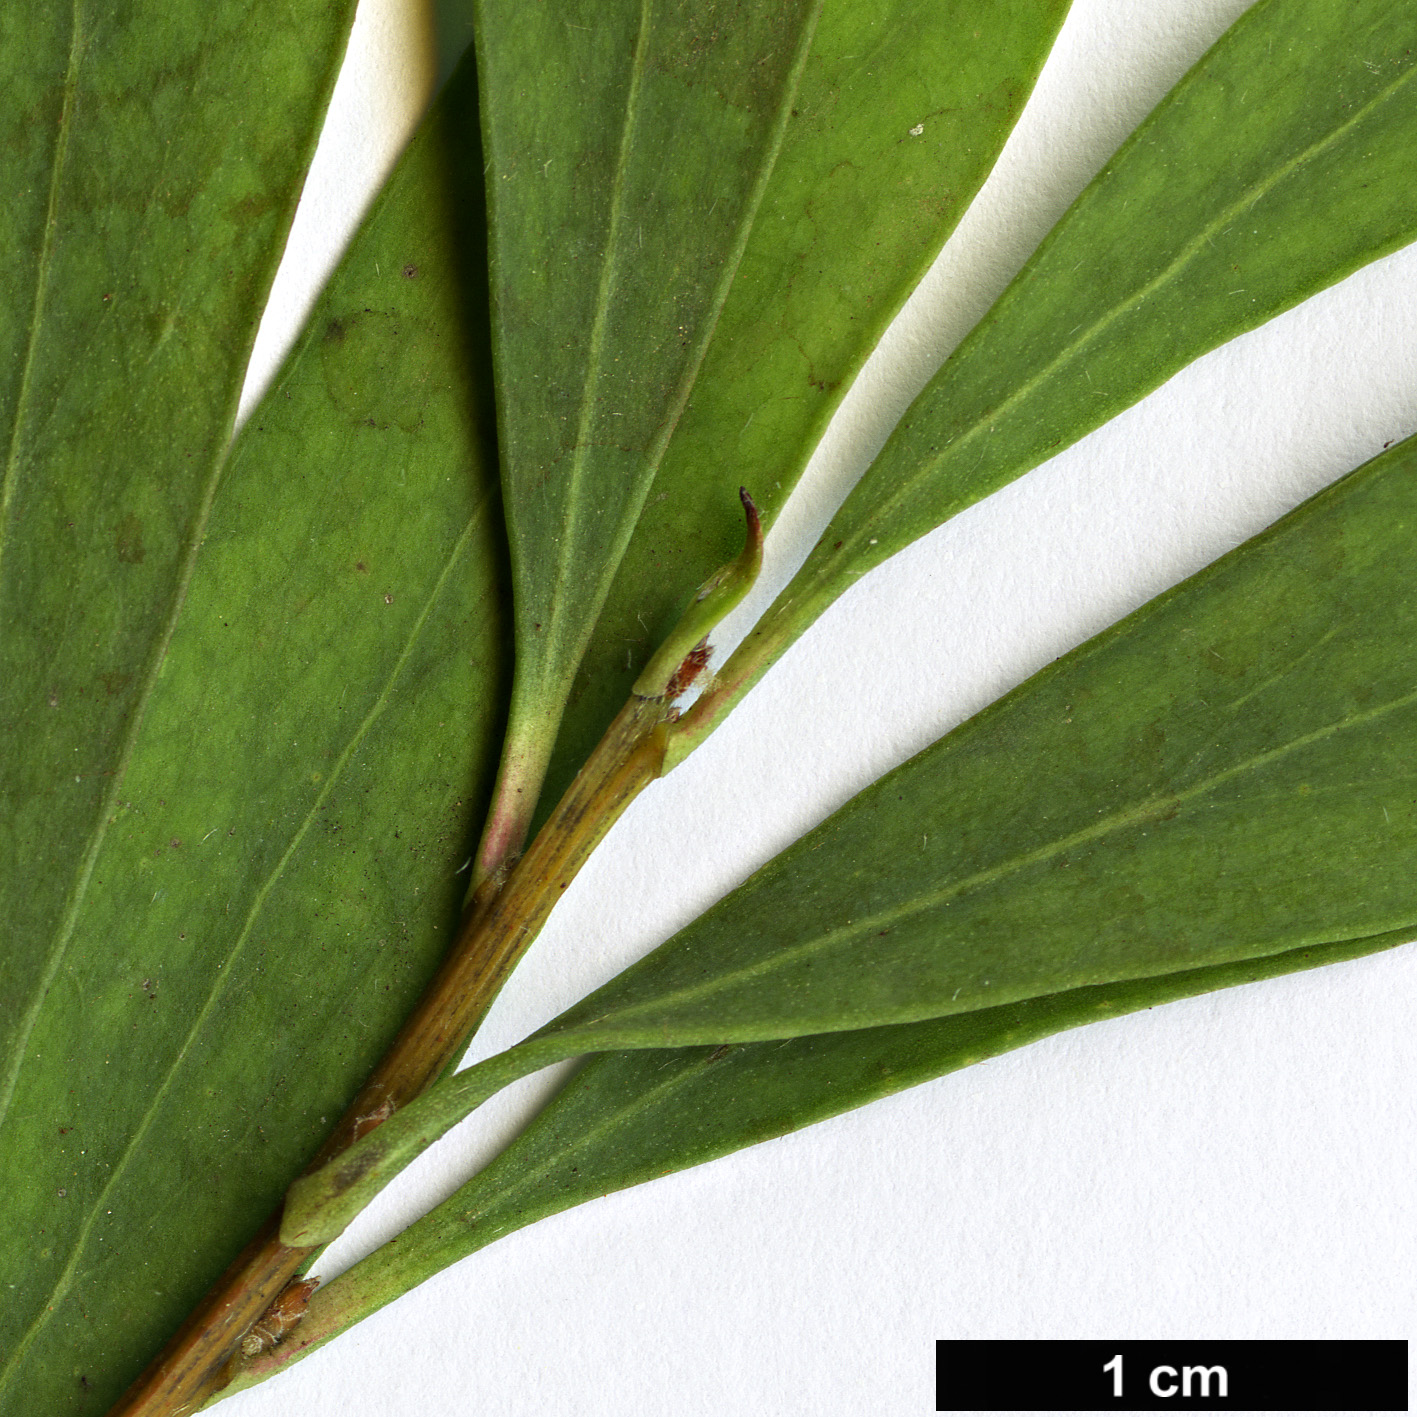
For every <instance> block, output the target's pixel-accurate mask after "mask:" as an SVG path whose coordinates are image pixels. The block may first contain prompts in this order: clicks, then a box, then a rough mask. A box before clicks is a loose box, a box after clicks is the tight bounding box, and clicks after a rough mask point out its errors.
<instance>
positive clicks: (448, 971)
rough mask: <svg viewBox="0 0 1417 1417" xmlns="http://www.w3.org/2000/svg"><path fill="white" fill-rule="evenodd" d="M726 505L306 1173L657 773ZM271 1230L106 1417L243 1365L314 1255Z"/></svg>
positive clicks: (426, 1072)
mask: <svg viewBox="0 0 1417 1417" xmlns="http://www.w3.org/2000/svg"><path fill="white" fill-rule="evenodd" d="M738 495H739V497H740V499H741V500H742V503H743V511H744V515H745V517H746V518H747V535H746V537H745V541H744V547H743V551H742V554H741V555H740V556H738V557H737V559H736V560H733V561H730V562H729V563H728V564H727V565H726V566H723V567H721V568H720V569H719V570H718V571H716V572H715V573H714V574H713V575H712V576H711V577H710V578H709V579H708V580H707V581H705V582H704V584H703V585H702V586H701V587H700V588H699V590H698V592H697V594H696V595H695V597H694V599H693V601H691V602H690V605H689V608H688V609H687V610H686V611H685V614H684V617H683V619H682V620H681V621H680V623H679V625H678V626H677V627H676V628H675V630H674V632H673V634H672V635H671V636H670V638H669V639H668V640H667V641H666V642H665V645H664V647H663V648H662V649H661V651H660V652H659V653H658V654H657V655H656V656H655V658H654V660H652V661H651V664H650V666H649V667H648V668H647V669H646V671H645V673H644V674H642V675H641V676H640V679H639V680H637V681H636V684H635V692H634V693H632V694H631V695H630V698H629V701H628V702H627V703H626V704H625V707H624V708H622V709H621V710H620V712H619V713H618V714H617V715H616V716H615V719H614V721H613V722H612V723H611V725H610V727H609V728H608V729H606V731H605V736H604V737H603V738H601V740H600V742H599V743H598V744H597V745H596V749H595V751H594V752H593V753H592V754H591V755H590V757H589V758H588V759H587V760H586V763H585V766H584V767H582V768H581V770H580V772H579V773H577V774H576V778H575V781H574V782H572V783H571V785H570V787H568V788H567V789H566V793H565V796H563V797H562V798H561V801H560V802H559V803H558V804H557V805H556V809H555V811H553V812H552V814H551V816H550V817H549V818H548V819H547V821H546V825H545V826H543V827H542V829H541V831H540V832H538V833H537V836H536V840H535V841H533V842H532V844H531V846H530V847H529V848H528V849H527V852H526V854H525V855H524V856H522V857H521V858H520V860H518V859H516V857H515V856H514V855H512V854H511V850H512V844H511V843H510V842H507V841H502V842H501V843H500V849H499V854H498V856H497V864H496V867H495V869H493V870H492V871H491V874H489V875H488V876H487V878H486V879H485V880H483V881H482V882H481V883H480V884H479V885H478V886H477V888H476V889H475V890H474V891H473V894H472V896H471V898H470V899H469V901H468V905H467V908H466V910H465V911H464V913H463V919H462V923H461V925H460V927H459V929H458V935H457V939H456V940H455V941H454V943H453V947H452V949H451V950H450V951H449V952H448V956H447V958H446V959H445V960H444V962H443V964H442V967H441V968H440V969H439V970H438V973H437V974H436V975H435V976H434V978H433V982H432V983H431V984H430V985H429V986H428V989H427V991H426V992H425V993H424V995H423V998H422V999H421V1000H420V1001H419V1003H418V1007H417V1008H416V1009H415V1010H414V1011H413V1013H412V1014H411V1015H410V1016H409V1018H408V1020H407V1022H406V1023H405V1024H404V1026H403V1028H402V1029H401V1030H400V1031H399V1035H398V1037H397V1038H395V1039H394V1041H393V1044H392V1046H391V1047H390V1048H389V1051H388V1052H387V1053H385V1054H384V1057H383V1059H382V1060H381V1062H380V1063H379V1065H378V1066H377V1067H376V1068H375V1069H374V1071H373V1073H371V1074H370V1076H369V1079H368V1081H367V1082H365V1084H364V1086H363V1087H362V1088H361V1089H360V1091H359V1095H358V1096H357V1097H356V1098H355V1099H354V1101H353V1102H352V1103H351V1104H350V1106H349V1109H348V1110H347V1111H346V1112H345V1114H344V1116H343V1117H341V1118H340V1121H339V1123H338V1125H337V1126H336V1127H335V1129H334V1131H333V1132H332V1133H331V1134H330V1136H329V1137H328V1139H327V1140H326V1141H325V1144H324V1145H323V1146H322V1147H321V1148H320V1150H319V1152H318V1153H317V1154H316V1156H315V1157H314V1158H313V1159H312V1160H311V1162H310V1165H309V1166H308V1167H307V1168H306V1174H308V1173H309V1172H310V1171H314V1170H317V1169H318V1168H319V1167H321V1166H324V1165H325V1164H326V1163H327V1162H329V1161H331V1160H333V1159H334V1158H335V1157H336V1156H338V1155H339V1154H340V1153H341V1152H342V1151H345V1150H346V1149H347V1148H349V1147H350V1146H352V1145H353V1144H354V1143H355V1142H356V1141H358V1140H359V1139H360V1137H362V1136H364V1135H366V1134H367V1133H368V1132H370V1131H372V1130H373V1129H374V1128H375V1127H377V1126H378V1125H379V1124H380V1123H381V1122H384V1121H386V1120H387V1119H388V1118H389V1117H391V1116H392V1115H393V1113H394V1112H395V1111H396V1110H397V1109H398V1108H400V1107H403V1106H406V1105H407V1104H408V1103H409V1102H411V1101H412V1100H413V1099H414V1098H415V1097H417V1096H418V1094H419V1093H420V1092H422V1091H423V1090H424V1089H425V1088H426V1087H428V1086H429V1085H430V1084H431V1083H433V1082H434V1081H436V1080H437V1078H438V1077H439V1076H440V1075H441V1074H442V1073H443V1072H445V1071H447V1070H448V1069H449V1068H451V1067H454V1066H456V1064H457V1062H458V1060H459V1059H460V1058H461V1056H462V1054H463V1053H464V1052H465V1051H466V1049H467V1045H468V1043H469V1041H470V1040H471V1038H472V1035H473V1034H474V1033H475V1032H476V1031H477V1028H478V1026H479V1025H480V1024H481V1022H482V1020H483V1018H484V1017H485V1016H486V1014H487V1010H488V1009H489V1008H491V1006H492V1001H493V999H495V998H496V997H497V994H498V992H499V991H500V989H501V987H502V985H503V984H504V983H505V982H506V979H507V976H508V975H509V974H510V973H511V972H512V970H513V969H514V968H515V966H516V963H517V961H518V960H519V959H520V958H521V957H522V955H523V954H524V953H525V951H526V948H527V946H528V945H530V944H531V942H532V941H533V940H534V939H535V938H536V936H537V935H538V934H539V933H540V931H541V927H542V926H543V925H544V924H545V923H546V918H547V916H549V915H550V914H551V911H552V908H553V907H554V906H555V904H556V902H557V901H558V900H559V899H560V898H561V893H562V891H564V890H565V889H566V887H567V886H569V885H570V883H571V881H572V880H574V879H575V875H576V872H578V871H579V870H580V869H581V867H582V866H583V865H584V864H585V861H586V858H587V857H588V856H589V855H590V853H591V852H592V851H594V850H595V848H596V847H597V846H598V845H599V844H600V842H601V840H602V839H603V838H604V836H605V834H606V832H608V831H609V830H610V828H611V827H612V826H614V825H615V823H616V822H617V821H618V820H619V819H620V815H621V813H622V812H624V810H625V808H626V807H628V806H629V805H630V803H631V802H633V801H634V799H635V798H636V797H637V796H639V794H640V793H641V792H642V791H643V790H644V789H645V788H646V787H647V786H648V785H649V784H650V783H651V782H653V781H654V780H655V778H657V777H659V776H660V774H661V773H662V772H663V771H664V770H665V751H666V746H667V743H668V732H669V725H670V723H671V722H672V720H673V718H674V712H673V709H672V707H671V705H672V703H673V700H674V699H675V697H676V696H677V695H679V694H680V693H682V692H683V691H684V690H685V689H686V688H688V687H689V685H690V683H691V682H692V681H693V679H694V678H695V677H696V676H697V675H698V673H699V672H700V670H701V669H702V668H703V666H704V663H705V661H706V660H707V657H708V652H707V643H706V636H707V635H708V632H709V630H710V629H711V628H712V627H713V625H715V624H716V623H717V622H718V621H719V620H720V619H721V618H722V617H723V616H724V615H726V614H727V613H728V611H729V610H731V609H732V608H733V606H735V605H736V604H738V602H739V601H740V600H742V598H743V596H744V595H746V594H747V592H748V589H749V587H750V586H751V585H752V583H753V581H754V579H755V578H756V577H757V574H758V570H759V568H760V567H761V565H762V554H763V529H762V524H761V522H760V521H759V519H758V512H757V508H756V507H755V506H754V505H753V499H752V498H751V497H750V496H749V495H748V494H747V492H746V491H744V490H743V489H741V488H740V489H739V494H738ZM529 815H530V810H529V809H525V817H529ZM495 816H496V811H495V809H494V817H495ZM525 817H524V818H523V820H522V829H524V828H525ZM280 1220H281V1213H280V1211H279V1210H277V1211H276V1213H275V1214H274V1215H272V1216H271V1217H270V1218H269V1219H268V1220H267V1221H266V1223H265V1225H264V1226H262V1228H261V1230H260V1232H259V1233H258V1234H257V1235H256V1237H255V1238H254V1239H253V1240H252V1241H251V1243H250V1244H249V1245H247V1247H246V1248H245V1250H243V1251H242V1252H241V1254H240V1255H239V1256H238V1257H237V1258H236V1260H235V1261H234V1262H233V1263H232V1265H231V1267H230V1268H229V1269H228V1270H227V1272H226V1273H225V1274H224V1275H223V1276H222V1277H221V1279H220V1280H218V1281H217V1283H216V1285H215V1286H214V1287H213V1288H212V1290H211V1291H210V1292H209V1293H208V1294H207V1296H206V1298H204V1299H203V1300H202V1302H201V1303H200V1304H199V1305H198V1306H197V1307H196V1309H194V1310H193V1311H192V1313H191V1314H190V1315H189V1316H188V1318H187V1320H186V1322H185V1323H184V1324H183V1325H182V1327H181V1328H180V1329H178V1331H177V1333H176V1334H174V1335H173V1337H172V1338H171V1339H170V1340H169V1341H168V1343H167V1346H166V1347H165V1348H164V1349H163V1350H162V1352H161V1353H159V1354H158V1356H157V1357H156V1358H155V1359H154V1360H153V1361H152V1363H151V1364H149V1366H148V1367H147V1368H146V1369H145V1370H144V1372H143V1373H142V1374H141V1375H140V1376H139V1377H138V1379H137V1380H136V1381H135V1382H134V1383H133V1385H132V1386H131V1387H130V1388H129V1389H128V1391H127V1392H126V1393H125V1394H124V1395H123V1397H122V1398H120V1399H119V1401H118V1404H117V1406H115V1407H114V1408H113V1409H112V1410H111V1412H110V1413H109V1417H183V1414H186V1413H189V1412H194V1411H195V1410H196V1409H197V1408H198V1407H200V1406H202V1405H203V1404H205V1403H206V1402H207V1401H209V1400H210V1399H211V1398H212V1397H213V1396H215V1395H216V1394H217V1393H219V1392H220V1391H222V1389H223V1388H225V1387H226V1386H227V1385H228V1384H230V1382H231V1381H232V1379H233V1376H234V1375H235V1374H236V1373H237V1372H238V1371H239V1370H240V1367H241V1365H242V1363H243V1362H247V1363H249V1361H250V1360H248V1359H244V1358H243V1357H242V1356H241V1355H240V1354H239V1352H238V1345H239V1343H240V1341H241V1338H242V1336H243V1335H244V1334H245V1333H246V1332H247V1330H248V1329H250V1327H251V1326H252V1325H253V1324H254V1323H256V1322H257V1321H258V1320H259V1319H260V1318H261V1316H262V1315H263V1314H264V1313H265V1312H266V1310H267V1309H268V1308H269V1307H270V1305H271V1304H272V1303H273V1302H274V1301H275V1299H276V1298H277V1296H278V1295H279V1294H280V1292H281V1290H282V1289H284V1288H285V1286H286V1285H287V1284H288V1283H289V1282H290V1281H291V1280H292V1279H293V1278H295V1276H296V1275H298V1274H300V1273H301V1272H302V1271H303V1270H304V1269H305V1267H306V1266H308V1265H309V1264H310V1263H311V1262H312V1260H313V1258H314V1256H315V1255H316V1254H317V1253H318V1248H319V1247H314V1248H305V1247H296V1246H291V1245H283V1244H281V1242H280ZM318 1297H319V1296H318V1294H317V1295H316V1298H317V1299H318Z"/></svg>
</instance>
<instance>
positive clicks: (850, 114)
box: [544, 0, 1068, 806]
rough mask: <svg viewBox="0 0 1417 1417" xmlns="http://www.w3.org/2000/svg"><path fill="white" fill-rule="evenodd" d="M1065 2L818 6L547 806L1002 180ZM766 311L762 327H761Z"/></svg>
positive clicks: (577, 700)
mask: <svg viewBox="0 0 1417 1417" xmlns="http://www.w3.org/2000/svg"><path fill="white" fill-rule="evenodd" d="M1067 9H1068V4H1067V0H1004V3H994V4H991V5H990V6H988V8H987V12H985V11H981V9H980V7H979V6H978V5H977V4H976V3H974V0H890V2H889V3H887V4H876V5H863V4H859V3H850V0H831V3H828V4H826V5H825V6H824V7H823V9H822V13H821V17H820V19H819V20H818V22H817V26H816V29H815V31H814V33H813V35H812V48H811V53H810V54H809V56H808V59H807V64H806V67H805V69H804V70H803V73H802V78H801V82H800V84H799V87H798V90H797V94H796V98H795V100H794V102H793V111H792V114H791V118H790V121H789V122H788V125H787V131H786V133H785V135H784V137H783V140H782V148H781V151H780V152H779V154H778V157H777V161H776V164H775V166H774V167H773V170H772V175H771V177H770V178H769V180H768V184H767V188H766V190H765V191H764V193H763V197H762V200H761V203H760V205H759V207H758V219H757V220H756V222H755V223H754V225H753V228H752V230H751V232H750V233H749V234H748V237H747V242H746V245H745V246H744V249H743V254H742V258H741V260H740V261H739V263H738V268H737V275H736V278H735V279H734V281H733V284H732V286H731V288H730V289H729V291H728V295H727V298H726V300H725V301H724V305H723V310H722V312H721V314H720V315H719V317H718V320H717V323H716V325H715V326H714V328H713V330H712V332H711V334H710V336H709V341H708V346H707V349H706V350H705V352H704V356H703V362H702V364H701V366H700V367H699V369H698V372H697V376H696V378H695V381H694V384H693V387H692V389H691V391H690V393H689V396H688V399H687V402H686V404H685V407H684V413H683V416H682V417H681V418H680V420H679V422H678V424H677V425H676V426H675V428H674V430H673V432H672V434H671V435H670V438H669V443H668V446H667V447H666V448H665V450H664V456H663V460H662V461H661V463H660V466H659V471H658V473H657V474H655V477H654V483H653V492H652V495H651V496H650V497H649V499H648V500H647V501H646V503H645V505H644V507H643V509H642V511H641V513H640V519H639V522H638V524H637V525H636V527H635V530H634V534H633V535H632V537H631V538H630V541H629V544H628V546H627V547H626V550H625V554H624V558H623V560H622V561H621V563H620V565H619V568H618V570H613V568H612V570H613V574H614V577H615V579H614V581H613V582H612V583H611V586H610V590H609V592H608V595H607V597H606V601H605V606H604V608H603V610H601V611H600V613H599V618H598V619H595V621H594V626H595V628H594V631H593V634H592V636H591V639H590V643H589V647H588V648H587V650H586V655H585V660H584V663H583V665H582V667H581V669H580V672H579V673H578V675H577V677H576V681H575V684H574V686H573V687H572V690H571V695H570V700H569V702H568V704H567V707H566V714H565V719H564V722H563V724H562V728H561V733H560V737H559V739H558V741H557V746H556V750H555V754H554V757H553V761H552V765H551V769H550V773H549V777H548V782H547V789H546V793H545V797H544V800H545V801H546V803H547V805H548V806H549V804H550V803H552V802H555V801H556V800H557V799H558V798H559V796H560V793H561V791H562V790H563V789H564V787H565V785H566V784H567V783H568V782H569V781H570V779H571V777H572V775H573V774H574V773H575V771H576V770H577V769H578V768H579V766H580V764H581V762H582V761H584V759H585V758H586V756H587V755H588V754H589V752H590V750H591V748H592V747H593V746H594V744H595V742H596V741H597V739H598V738H599V736H600V734H601V733H602V732H603V730H604V728H605V725H606V724H607V723H608V722H609V721H610V719H611V717H612V716H613V715H614V713H615V712H616V710H618V709H619V707H620V705H621V704H622V703H624V701H625V699H626V697H627V696H628V695H629V693H630V690H631V686H632V684H633V682H634V679H635V676H636V674H637V673H638V672H639V670H640V668H641V666H642V665H643V664H644V663H645V661H646V659H647V658H648V657H649V655H650V654H651V653H652V652H653V651H654V648H655V646H656V645H657V644H659V643H660V641H661V640H662V639H663V638H664V636H665V635H666V634H668V632H669V630H670V628H671V627H672V626H673V624H674V622H675V619H676V618H677V616H678V614H679V611H680V610H681V609H682V606H683V602H684V599H685V597H686V596H687V594H688V593H689V591H690V590H691V589H692V587H693V586H695V585H696V584H698V582H699V581H700V580H702V579H703V578H704V577H705V576H707V575H708V574H709V572H710V571H712V570H713V568H714V567H715V566H718V565H720V564H722V563H723V562H724V561H726V560H727V559H728V558H729V557H730V556H732V555H733V554H734V553H735V551H736V550H737V546H738V542H739V538H740V536H741V534H742V531H741V524H740V521H739V519H738V516H737V503H736V499H735V496H734V494H735V492H736V489H737V487H738V485H739V484H740V483H744V484H746V485H747V488H748V490H749V492H751V493H752V495H753V497H754V498H755V499H756V500H757V502H758V504H759V506H760V508H761V509H762V511H763V514H764V517H765V519H766V520H767V521H768V522H771V521H772V520H773V519H774V518H775V517H776V514H777V512H778V511H779V510H780V508H781V507H782V505H783V503H784V502H785V501H786V499H787V496H788V494H789V493H790V492H791V491H792V489H793V487H794V486H796V484H797V480H798V478H799V477H800V476H801V474H802V471H803V469H804V468H805V466H806V464H807V460H808V459H809V457H810V456H811V454H812V451H813V449H814V448H815V447H816V444H817V442H818V440H819V439H820V437H821V435H822V433H823V431H824V430H825V428H826V425H827V422H828V420H829V419H830V418H831V416H832V414H833V413H834V412H835V411H836V409H837V407H838V405H839V404H840V402H841V400H842V398H843V397H844V395H845V393H846V391H847V389H848V388H849V387H850V386H851V383H852V381H853V380H854V378H855V377H856V375H857V373H858V372H859V371H860V369H861V367H862V365H863V364H864V363H865V360H866V358H867V356H868V355H869V354H870V352H871V351H872V350H873V349H874V348H875V346H876V343H877V341H878V340H879V339H880V337H881V336H882V334H884V333H885V330H886V327H887V325H888V324H889V323H890V322H891V320H892V319H893V318H894V317H895V315H896V313H897V312H898V311H899V309H900V307H901V306H902V305H903V304H904V302H905V300H906V297H907V296H908V295H909V294H910V292H911V291H912V290H914V288H915V286H916V285H917V283H918V282H919V280H920V278H921V277H922V276H923V275H924V274H925V272H926V271H927V270H928V269H929V266H930V264H931V263H932V262H933V260H934V259H935V256H936V255H937V254H938V252H939V250H940V247H941V246H942V245H943V244H944V242H945V239H946V238H947V237H948V236H949V234H950V233H951V232H952V231H953V230H954V228H955V226H956V224H957V223H958V221H959V219H960V217H961V215H962V214H963V213H964V211H965V209H966V207H968V205H969V203H970V201H971V200H972V199H973V197H974V195H975V193H976V192H977V191H978V190H979V187H980V186H981V185H982V183H983V181H984V179H985V177H986V176H987V175H988V173H989V171H990V169H991V168H992V166H993V164H994V160H995V158H996V157H997V155H998V153H999V150H1000V149H1001V148H1002V147H1003V144H1004V140H1005V138H1007V136H1008V134H1009V132H1010V131H1011V130H1012V128H1013V126H1014V123H1015V121H1016V120H1017V118H1018V115H1019V113H1020V112H1021V110H1022V108H1023V105H1024V102H1025V100H1026V99H1027V98H1028V96H1029V94H1030V92H1031V91H1032V88H1033V84H1034V80H1035V79H1036V78H1037V75H1038V72H1039V70H1040V69H1041V67H1042V65H1043V61H1044V59H1045V57H1046V56H1047V54H1048V51H1049V49H1050V47H1051V46H1052V43H1053V39H1054V36H1055V35H1056V33H1057V31H1058V28H1059V26H1060V25H1061V23H1062V21H1063V17H1064V15H1065V14H1066V13H1067ZM765 311H771V312H772V318H770V319H768V318H764V312H765Z"/></svg>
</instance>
